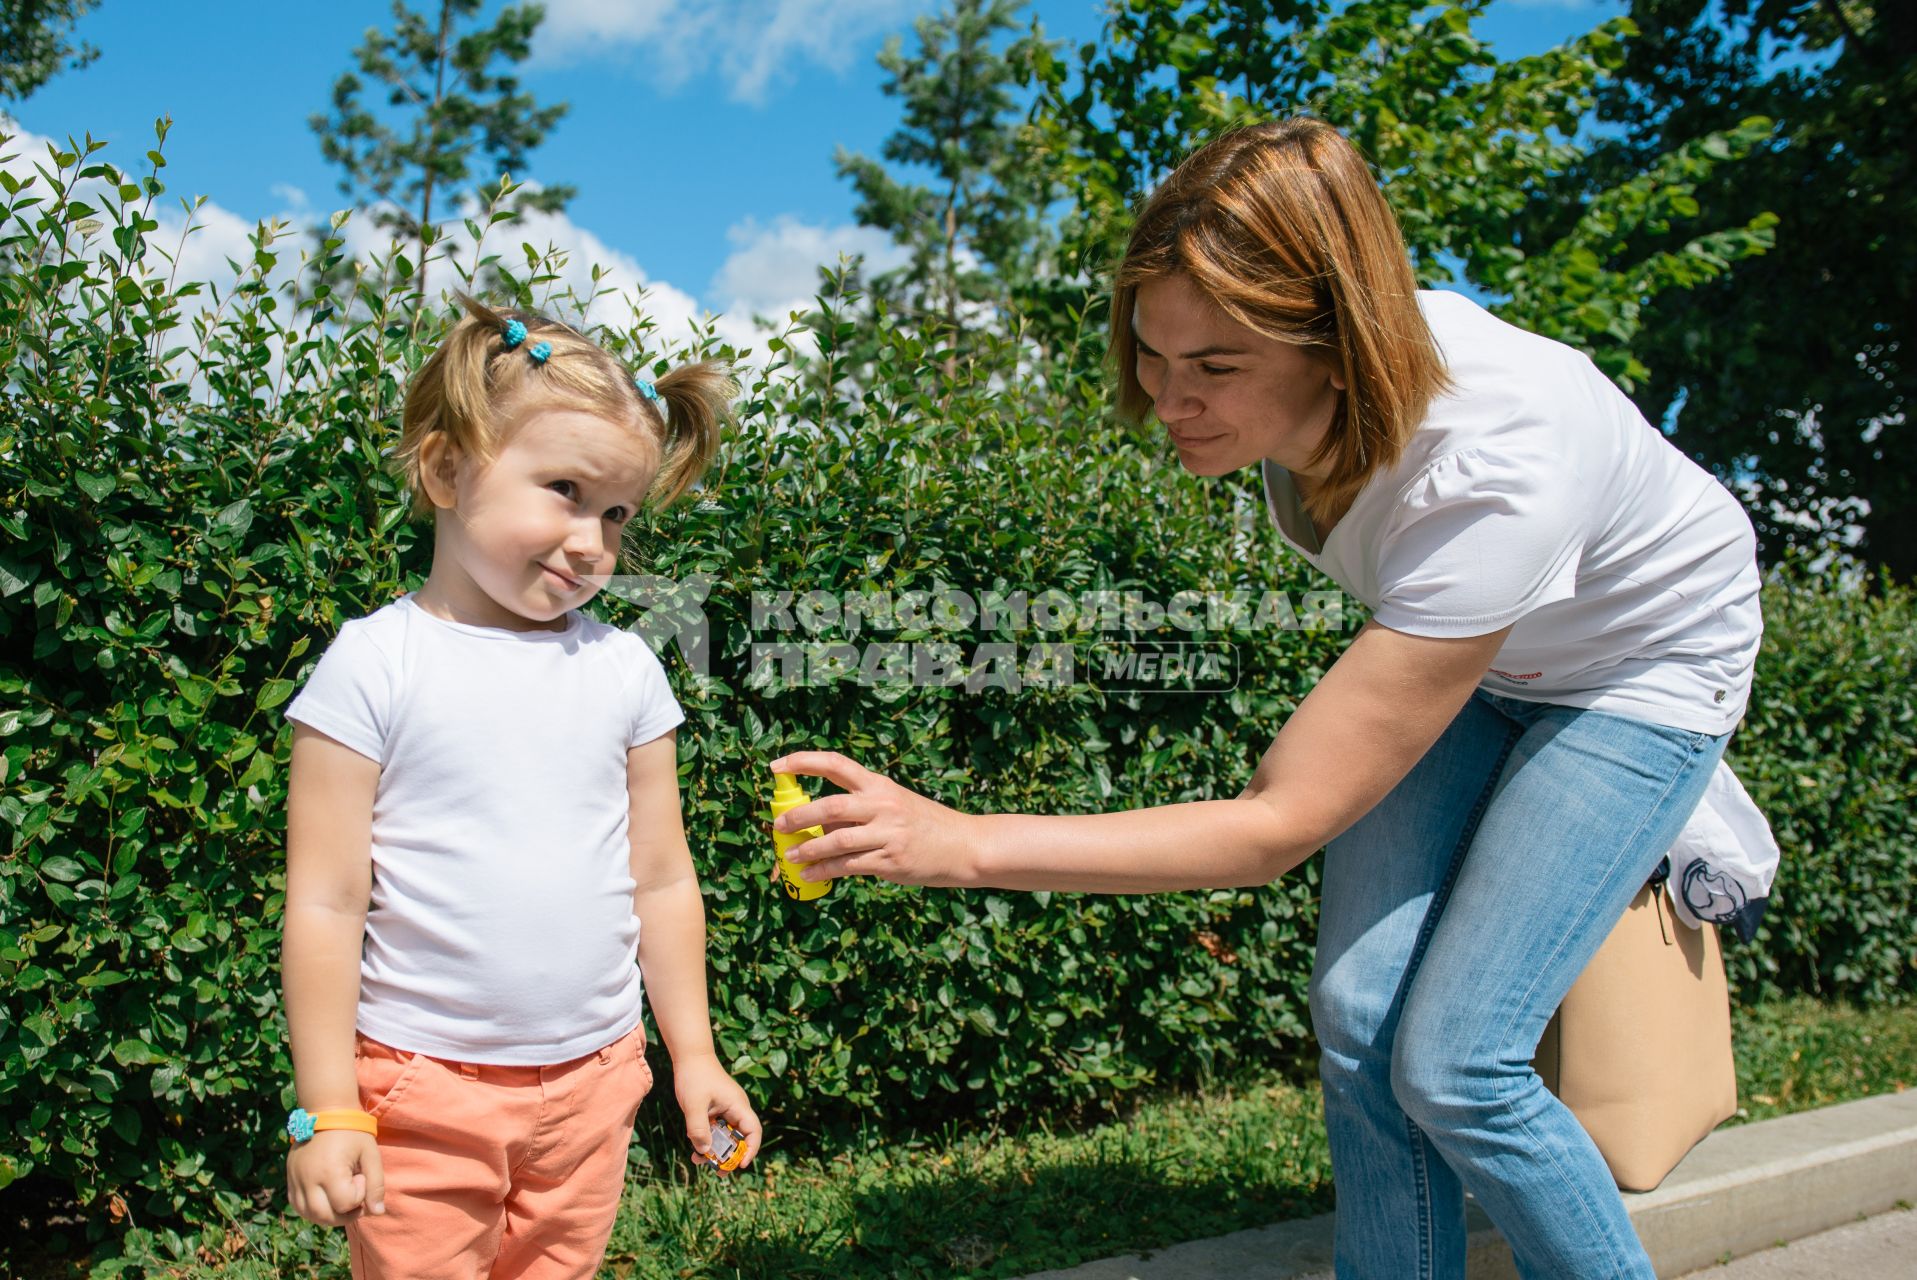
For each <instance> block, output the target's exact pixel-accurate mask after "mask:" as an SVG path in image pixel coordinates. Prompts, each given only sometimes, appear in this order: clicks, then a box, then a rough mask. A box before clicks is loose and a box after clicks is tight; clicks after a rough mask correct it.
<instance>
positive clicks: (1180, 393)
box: [1132, 275, 1344, 478]
mask: <svg viewBox="0 0 1917 1280" xmlns="http://www.w3.org/2000/svg"><path fill="white" fill-rule="evenodd" d="M1132 336H1133V337H1134V338H1135V339H1136V340H1137V342H1138V370H1137V372H1138V382H1139V385H1140V386H1142V387H1144V388H1145V393H1146V394H1147V395H1149V396H1150V397H1151V398H1152V408H1153V410H1154V412H1155V413H1156V414H1157V416H1158V420H1159V421H1160V422H1162V423H1164V424H1165V429H1166V431H1167V432H1169V433H1170V435H1171V439H1172V444H1173V445H1175V446H1176V447H1177V449H1178V460H1179V462H1180V463H1182V464H1183V465H1184V467H1185V470H1187V471H1189V472H1191V473H1192V474H1193V475H1200V476H1220V475H1224V474H1226V473H1227V472H1231V471H1236V470H1238V469H1239V468H1240V467H1247V466H1250V465H1251V464H1253V463H1255V462H1258V461H1261V460H1263V459H1266V458H1269V459H1271V460H1272V461H1273V462H1275V463H1277V464H1278V465H1279V466H1281V467H1283V468H1285V469H1286V470H1287V471H1291V472H1293V473H1296V474H1300V475H1306V476H1311V477H1313V478H1319V477H1318V476H1317V475H1316V474H1315V471H1316V470H1322V468H1317V469H1314V468H1312V467H1311V466H1310V462H1309V459H1310V458H1311V455H1312V454H1313V452H1314V451H1316V450H1317V448H1318V446H1319V445H1320V444H1321V443H1323V441H1324V438H1325V432H1326V431H1327V430H1329V429H1330V427H1331V421H1332V418H1333V416H1334V415H1335V413H1336V410H1337V408H1338V396H1339V393H1340V392H1342V391H1343V390H1344V380H1343V379H1342V378H1341V377H1339V376H1338V374H1337V373H1336V371H1334V370H1333V369H1332V367H1331V366H1330V365H1329V364H1327V363H1326V362H1324V361H1323V360H1320V359H1318V358H1317V357H1315V356H1313V355H1310V354H1308V353H1307V352H1306V351H1305V349H1304V348H1303V347H1299V346H1297V345H1295V344H1293V343H1289V342H1280V341H1278V340H1277V339H1275V338H1267V337H1265V336H1264V335H1263V334H1259V333H1254V332H1253V331H1252V330H1250V329H1247V328H1246V327H1245V326H1244V325H1242V324H1240V323H1238V322H1237V321H1236V320H1234V319H1232V318H1231V317H1230V316H1228V315H1226V314H1225V313H1224V312H1223V311H1220V310H1219V309H1218V307H1217V306H1216V305H1214V304H1213V303H1212V301H1211V300H1210V299H1209V298H1207V297H1206V296H1205V295H1204V294H1202V293H1200V292H1199V291H1198V287H1197V286H1196V285H1194V284H1193V283H1192V282H1191V280H1190V278H1189V277H1187V276H1184V275H1169V276H1159V277H1158V278H1156V279H1154V280H1148V281H1146V282H1145V283H1144V284H1141V285H1140V286H1138V293H1137V295H1136V297H1135V300H1134V306H1133V308H1132Z"/></svg>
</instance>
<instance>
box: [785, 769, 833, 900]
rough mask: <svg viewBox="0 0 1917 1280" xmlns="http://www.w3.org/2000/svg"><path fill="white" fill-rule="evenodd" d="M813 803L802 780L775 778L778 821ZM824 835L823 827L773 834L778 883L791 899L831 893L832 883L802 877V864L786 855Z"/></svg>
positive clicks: (812, 898) (809, 897)
mask: <svg viewBox="0 0 1917 1280" xmlns="http://www.w3.org/2000/svg"><path fill="white" fill-rule="evenodd" d="M810 803H812V797H811V796H808V795H807V794H806V793H805V788H804V787H802V786H800V785H799V780H798V779H797V778H795V777H793V776H792V775H791V774H789V773H775V774H773V775H772V818H773V820H774V821H775V822H776V821H777V820H778V817H779V815H780V814H782V813H785V812H786V811H787V810H790V809H796V808H798V807H799V806H800V805H803V804H810ZM824 834H825V828H824V827H805V828H803V829H801V830H799V831H774V832H773V833H772V851H773V853H774V854H775V855H777V857H778V859H779V880H780V882H781V883H783V884H784V885H785V894H786V897H788V898H797V899H798V900H799V901H801V902H811V901H813V900H814V899H816V898H823V897H824V896H825V895H826V894H827V893H829V892H831V890H832V882H831V881H830V880H806V879H804V878H802V877H801V876H800V875H799V864H798V863H796V862H793V861H792V860H791V859H789V858H787V857H786V856H785V855H786V854H787V853H789V852H791V850H792V847H793V846H794V845H797V844H802V843H804V842H805V841H807V840H810V839H812V838H813V837H815V836H822V835H824Z"/></svg>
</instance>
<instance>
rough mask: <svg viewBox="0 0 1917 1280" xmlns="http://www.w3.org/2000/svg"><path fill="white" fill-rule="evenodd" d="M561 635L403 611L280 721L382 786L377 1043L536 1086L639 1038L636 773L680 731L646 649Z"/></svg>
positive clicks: (373, 1018)
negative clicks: (641, 754)
mask: <svg viewBox="0 0 1917 1280" xmlns="http://www.w3.org/2000/svg"><path fill="white" fill-rule="evenodd" d="M566 617H567V626H566V629H565V630H563V631H509V630H505V629H503V628H498V627H480V626H471V625H467V624H465V623H457V622H448V621H446V620H445V619H442V618H439V617H435V616H434V615H433V614H430V613H428V612H426V610H425V609H424V608H422V607H421V606H420V605H419V604H418V603H416V602H415V601H414V599H413V597H412V595H411V594H410V593H409V594H407V595H405V596H402V597H401V598H400V599H398V600H395V601H394V602H393V603H391V604H388V605H386V606H384V607H383V608H381V609H378V610H376V611H375V612H373V613H371V614H368V615H367V616H366V617H364V618H358V619H355V620H353V621H351V622H348V623H346V624H344V625H343V626H342V627H341V628H340V631H339V635H338V636H337V637H336V638H335V639H334V641H333V643H332V644H331V645H329V646H328V647H327V650H326V652H325V653H324V654H323V655H322V656H321V658H320V661H319V664H318V665H317V666H316V667H315V668H314V669H313V673H312V675H311V676H310V677H309V678H308V679H307V681H306V684H305V687H304V688H302V689H301V691H300V693H299V696H298V697H296V698H294V699H293V701H292V702H291V703H289V704H288V706H287V708H286V716H287V718H288V719H291V720H297V721H300V722H301V723H303V724H307V725H311V726H312V727H313V728H315V729H317V730H319V731H320V732H321V733H323V734H325V735H327V736H328V737H330V738H334V739H337V740H338V741H340V742H342V743H344V744H345V745H346V746H348V747H350V748H352V749H353V750H354V751H357V752H359V753H360V754H361V755H363V756H366V757H367V758H369V759H372V760H376V761H378V762H379V765H380V775H379V789H378V792H377V795H376V797H375V799H374V802H373V832H372V858H373V888H372V900H371V903H370V905H369V907H368V911H367V916H366V941H365V946H364V949H363V951H362V954H361V963H360V998H359V1029H360V1030H361V1031H363V1032H364V1033H365V1034H367V1035H369V1036H371V1037H372V1038H374V1039H375V1040H380V1041H383V1042H385V1043H387V1044H390V1045H392V1046H394V1047H395V1048H399V1049H410V1050H414V1051H416V1052H420V1053H427V1054H432V1055H436V1056H440V1057H449V1058H455V1059H458V1060H460V1061H467V1062H484V1063H499V1064H508V1065H515V1066H541V1065H546V1064H550V1063H556V1062H565V1061H569V1060H570V1059H573V1058H577V1057H579V1056H580V1055H582V1054H585V1053H589V1052H591V1051H592V1050H594V1049H597V1048H600V1047H601V1046H603V1045H606V1044H609V1043H611V1042H612V1041H614V1040H616V1039H618V1038H619V1037H620V1036H622V1035H624V1034H626V1033H627V1032H629V1031H631V1030H632V1029H633V1027H635V1026H637V1025H638V1023H639V1016H640V1008H641V1000H642V995H641V991H640V983H639V969H638V966H637V964H636V963H635V959H636V955H637V950H638V945H639V925H640V922H639V920H638V918H637V917H636V916H634V914H633V901H632V899H633V891H634V889H635V887H636V886H635V884H634V882H633V878H632V873H631V848H630V844H629V841H628V839H627V825H628V821H629V810H630V798H629V793H628V788H627V785H626V752H627V750H628V749H629V748H631V747H636V746H640V745H643V744H644V743H647V742H650V741H652V740H653V739H655V738H658V737H659V736H660V735H662V734H664V733H666V732H667V731H668V730H670V729H671V728H672V727H673V726H675V725H677V724H679V723H680V722H681V721H682V720H683V719H684V718H685V717H684V714H683V713H682V712H681V711H680V709H679V704H678V702H677V701H676V700H675V699H674V698H673V696H672V690H671V688H670V686H668V684H667V683H666V677H665V672H664V670H663V669H661V667H660V665H659V660H658V659H657V658H656V657H654V656H653V652H652V650H651V648H650V647H649V646H648V645H647V643H646V641H645V640H644V638H642V637H641V636H639V635H637V634H634V633H633V632H629V631H622V630H620V629H618V628H616V627H612V626H609V625H607V624H606V623H603V622H599V621H597V620H595V619H592V618H587V617H585V616H584V615H583V614H581V613H579V612H578V611H577V610H574V611H572V612H570V613H568V614H567V615H566ZM669 820H671V819H669V818H668V816H667V815H663V814H662V815H660V821H669Z"/></svg>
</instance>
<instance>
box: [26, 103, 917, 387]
mask: <svg viewBox="0 0 1917 1280" xmlns="http://www.w3.org/2000/svg"><path fill="white" fill-rule="evenodd" d="M0 132H5V133H10V134H11V135H12V136H11V139H10V141H9V142H8V143H7V145H6V146H5V147H4V148H3V149H0V154H5V155H9V156H11V157H12V159H10V160H8V161H7V162H6V164H5V166H4V168H5V169H6V170H7V172H8V173H10V174H11V175H12V176H13V177H14V178H15V179H16V180H18V181H21V182H26V181H28V180H29V179H31V180H33V181H34V182H35V183H36V185H37V186H40V187H44V186H45V179H43V178H40V177H39V176H38V175H37V174H36V173H35V172H34V166H35V164H36V163H38V164H39V165H40V166H41V167H43V168H47V169H51V168H52V167H53V165H52V162H51V161H50V160H49V159H48V158H47V147H48V145H49V143H50V141H51V140H50V139H48V138H45V137H42V136H40V135H37V134H33V133H29V132H27V131H25V130H23V129H20V128H19V127H18V126H17V125H15V124H13V123H12V122H10V121H6V120H5V119H4V118H0ZM60 145H64V144H60ZM106 158H108V159H109V160H110V159H112V157H111V155H110V154H108V155H107V157H106ZM82 191H83V193H84V198H86V199H87V200H88V201H89V202H90V203H94V204H96V205H97V204H99V203H100V201H101V198H102V197H104V196H107V195H109V194H110V192H108V191H107V189H106V183H105V182H104V180H102V179H89V180H88V181H87V182H86V183H84V184H82ZM272 192H273V194H274V196H275V197H277V198H278V199H279V200H280V202H281V205H282V207H281V208H280V209H279V210H277V211H276V212H274V213H272V214H269V215H268V216H267V217H266V218H265V221H266V222H267V223H268V224H269V225H274V224H277V225H278V226H279V227H280V233H279V236H278V238H277V240H276V242H275V243H274V245H273V246H272V248H273V252H274V253H275V254H276V255H277V259H278V261H277V263H276V265H275V266H274V267H273V269H272V272H271V274H270V276H269V282H270V283H271V284H272V285H273V286H275V287H279V286H283V285H286V284H288V283H290V282H291V281H292V279H293V278H294V275H295V273H296V272H297V271H298V270H299V269H300V266H301V257H302V254H303V252H305V251H307V250H309V249H310V248H311V244H312V241H311V238H310V236H309V234H308V233H309V232H310V231H312V230H313V229H314V228H316V227H320V226H324V225H325V223H326V220H327V216H328V215H327V214H326V213H325V212H323V211H321V210H317V209H315V208H313V207H312V205H311V203H310V201H309V198H308V197H307V196H306V194H305V192H303V191H301V190H300V189H298V188H296V187H293V186H289V185H286V184H277V185H275V186H273V187H272ZM375 212H376V211H375V210H373V209H361V210H358V211H357V212H355V213H354V214H353V216H352V217H351V218H350V219H349V220H348V221H347V222H346V224H345V227H344V228H343V229H342V230H341V232H340V237H341V239H342V241H343V242H344V243H343V249H344V251H345V252H346V254H347V255H348V256H349V257H351V258H353V259H356V260H358V261H361V262H371V261H372V260H373V259H374V258H375V257H378V258H386V257H388V256H389V255H390V254H391V253H392V251H393V249H394V245H393V242H392V236H391V233H390V232H389V231H387V230H386V229H384V228H382V227H380V226H379V225H378V224H377V222H376V220H375ZM469 212H471V211H470V210H461V211H460V213H459V215H457V216H455V217H454V218H452V219H449V220H448V222H447V223H446V225H445V230H446V233H447V238H446V239H445V240H444V241H442V242H441V247H440V248H439V250H438V251H437V253H438V254H451V255H453V256H454V257H455V258H456V259H458V260H459V261H463V262H470V261H471V259H472V248H473V247H472V238H471V236H470V235H469V234H468V233H467V231H466V230H465V226H464V215H465V214H467V213H469ZM153 217H154V220H155V221H156V222H158V223H159V226H158V228H157V229H156V230H154V231H153V232H152V233H151V234H150V236H149V237H148V241H149V244H150V245H151V246H152V250H153V251H151V252H149V256H148V258H147V268H148V269H149V270H150V271H151V272H152V273H154V274H155V275H158V276H160V277H169V276H170V277H171V278H172V279H173V280H174V281H175V282H177V283H180V284H184V283H186V282H188V281H200V282H202V283H204V284H206V285H208V286H210V287H209V288H208V289H205V290H203V291H202V292H201V293H200V294H199V295H198V296H197V297H193V298H188V299H183V300H182V304H181V305H182V308H183V310H184V311H185V312H186V314H187V316H188V317H189V318H190V317H191V316H192V315H195V314H197V313H199V312H200V311H203V310H206V309H208V308H210V307H212V306H213V305H215V300H216V298H223V297H225V296H227V295H228V294H229V293H230V292H231V291H232V288H233V286H234V285H235V283H236V282H237V281H238V279H239V278H240V275H241V273H244V272H245V271H247V270H248V269H249V267H250V265H251V262H252V257H253V244H252V237H253V236H254V235H255V234H257V233H258V230H259V222H260V220H259V219H255V218H250V217H246V216H243V215H242V214H240V213H238V212H235V211H234V210H232V209H229V208H227V207H225V206H223V205H221V204H219V203H217V202H215V201H211V200H206V201H202V202H200V203H199V204H198V206H197V207H196V208H194V209H193V210H192V212H191V214H190V216H189V214H188V212H187V211H186V210H185V209H183V208H182V207H181V203H180V201H179V200H178V199H177V198H175V197H173V196H171V195H169V196H167V197H163V198H162V200H161V201H159V202H156V204H155V206H154V209H153ZM728 235H729V238H730V239H731V241H732V243H733V245H734V246H735V248H734V251H733V254H732V256H731V257H730V258H728V259H727V261H726V263H725V265H724V266H723V267H722V268H721V269H720V271H719V273H718V275H717V276H716V277H715V278H714V280H713V282H712V287H711V289H710V291H709V292H708V295H707V296H708V298H709V299H710V301H711V303H712V304H714V306H712V307H709V306H707V305H705V304H703V303H702V302H701V301H700V299H699V298H698V297H697V296H695V294H694V293H693V292H692V291H691V290H688V289H686V288H682V287H680V286H679V285H677V284H675V283H673V282H671V281H668V280H662V279H659V278H657V277H655V276H654V275H653V274H652V273H650V272H648V271H647V270H646V269H645V267H644V266H643V265H642V264H641V263H640V262H639V261H638V260H637V259H636V258H634V257H633V256H632V255H631V254H628V253H626V252H624V251H623V250H621V249H618V248H616V247H615V246H613V245H612V244H610V243H608V242H607V241H606V240H604V239H603V238H602V237H600V236H599V235H598V234H597V233H596V232H594V231H593V230H592V229H590V228H588V227H584V226H581V225H580V224H579V223H577V222H575V221H574V220H573V219H572V218H571V217H570V216H568V215H567V214H564V213H542V212H539V211H536V210H534V211H527V212H526V213H523V214H522V215H520V217H519V219H518V220H517V221H515V222H512V223H501V224H499V225H498V226H495V227H493V228H491V229H490V230H489V231H488V232H487V233H486V239H485V242H484V246H483V248H484V252H486V253H497V254H499V255H500V256H501V259H502V261H503V262H505V263H506V264H507V265H509V266H511V265H515V264H517V265H520V266H521V267H523V264H524V262H525V251H524V249H523V248H522V246H524V245H531V246H532V249H533V251H534V253H535V254H539V255H545V254H547V253H549V252H550V253H553V254H554V255H556V256H557V257H558V258H559V259H562V260H563V261H562V262H561V264H560V265H559V267H558V268H557V271H556V273H555V274H556V276H557V279H556V280H554V281H552V282H551V283H550V284H547V285H544V286H542V293H541V295H540V299H539V300H540V301H542V302H543V303H545V304H546V305H547V306H548V308H549V309H551V310H553V311H555V312H556V313H557V312H562V311H563V312H564V313H565V314H564V318H566V319H568V320H572V321H577V320H578V319H579V317H578V314H577V309H576V307H575V306H574V305H573V304H572V303H571V302H569V301H568V300H567V298H566V294H567V293H568V291H569V290H570V292H571V293H572V295H573V296H574V297H576V298H578V299H585V298H587V297H589V296H591V295H592V294H593V293H594V292H595V291H597V293H598V294H599V296H598V297H596V298H594V299H593V301H592V302H591V304H590V307H589V309H588V311H587V313H586V316H585V319H586V320H587V321H588V322H591V323H604V324H608V325H611V326H613V327H615V328H623V327H626V326H628V325H631V324H633V323H635V322H636V321H637V320H639V319H640V318H642V317H643V318H645V319H648V320H650V321H651V323H652V325H653V334H654V335H655V344H654V345H656V346H658V347H672V346H677V345H679V344H680V343H682V342H685V341H686V340H688V339H689V338H691V337H692V336H693V330H694V328H695V326H696V327H698V328H701V329H703V328H704V327H706V326H708V325H709V326H711V327H712V328H713V330H714V331H715V332H716V333H717V334H718V336H719V337H720V339H721V340H722V341H726V342H729V343H731V344H732V345H733V346H734V347H736V348H739V349H741V350H745V349H748V348H749V349H750V355H749V356H748V357H747V358H748V359H749V360H751V361H754V362H760V361H764V360H765V359H766V358H767V354H768V353H767V352H766V350H765V340H766V338H767V337H768V336H769V334H771V333H774V332H778V331H780V330H782V329H783V327H784V325H785V321H786V316H787V313H788V312H790V311H792V310H796V309H809V308H810V307H811V306H812V305H813V304H812V294H813V293H814V292H815V290H816V286H817V267H818V265H819V264H820V263H832V262H836V261H837V260H838V256H839V254H840V253H841V252H845V253H848V254H850V253H863V254H865V255H867V260H868V261H869V262H870V263H871V264H872V266H873V268H874V269H879V270H882V269H885V268H886V267H889V266H892V265H895V264H896V263H897V262H898V261H900V260H902V254H901V252H900V251H899V250H897V249H896V248H894V247H893V246H892V245H891V244H890V243H889V241H888V240H887V238H886V237H885V235H884V234H883V233H882V232H878V231H875V230H873V229H871V228H866V227H858V226H850V225H844V226H835V227H825V226H812V225H809V224H806V223H802V222H800V221H798V220H797V219H794V218H791V217H789V216H785V217H780V218H777V219H775V220H774V221H773V222H772V223H771V224H769V225H763V226H762V225H760V224H758V223H756V222H753V221H750V220H748V221H746V222H744V223H741V224H739V225H737V226H735V227H734V228H732V230H731V231H730V232H729V233H728ZM107 247H108V246H107V245H106V243H105V241H104V235H103V234H101V235H98V236H96V237H95V239H94V241H93V251H94V252H101V251H103V250H105V249H106V248H107ZM402 248H403V249H404V250H405V252H406V254H407V256H408V257H409V258H416V257H417V251H416V250H415V249H413V248H412V247H411V246H402ZM169 259H172V260H175V261H174V263H173V264H169V261H168V260H169ZM234 264H237V266H238V271H237V272H236V270H235V265H234ZM594 267H597V268H599V273H600V274H599V279H598V281H597V284H596V285H595V283H594V281H593V278H592V272H593V268H594ZM431 271H432V276H431V281H430V283H431V286H432V287H433V288H435V289H438V288H444V287H448V286H450V285H452V284H453V283H454V282H455V280H454V274H453V272H454V266H453V264H452V263H450V262H447V261H445V260H444V259H443V258H441V257H438V256H436V258H435V261H434V263H433V265H432V267H431ZM715 307H716V310H715V309H714V308H715ZM755 315H756V316H763V317H765V318H766V321H767V324H765V325H761V324H759V323H758V322H757V321H756V320H755ZM277 355H278V353H277V352H276V353H275V357H276V359H277Z"/></svg>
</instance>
